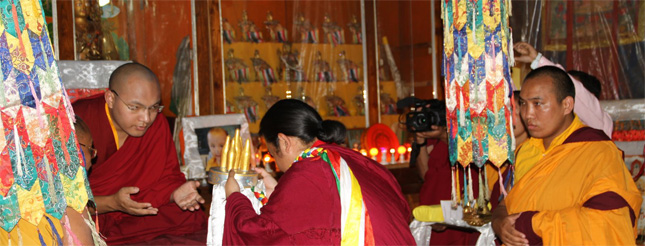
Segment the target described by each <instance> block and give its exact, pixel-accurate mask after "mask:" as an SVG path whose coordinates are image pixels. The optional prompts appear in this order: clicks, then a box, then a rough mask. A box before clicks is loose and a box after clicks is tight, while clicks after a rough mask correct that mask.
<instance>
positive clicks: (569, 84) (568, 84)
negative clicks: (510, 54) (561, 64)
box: [524, 66, 576, 101]
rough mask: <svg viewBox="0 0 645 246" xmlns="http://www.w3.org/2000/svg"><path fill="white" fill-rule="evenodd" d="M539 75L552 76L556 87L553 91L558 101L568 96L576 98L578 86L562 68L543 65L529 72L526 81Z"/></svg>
mask: <svg viewBox="0 0 645 246" xmlns="http://www.w3.org/2000/svg"><path fill="white" fill-rule="evenodd" d="M538 77H549V78H551V82H552V83H553V89H554V91H553V93H555V95H556V99H557V100H558V101H562V100H564V98H566V97H571V98H576V88H575V86H574V85H573V81H572V80H571V78H569V75H568V74H567V73H566V72H565V71H563V70H562V69H560V68H558V67H554V66H543V67H540V68H538V69H535V70H533V71H531V72H530V73H529V74H527V75H526V78H524V81H528V80H531V79H533V78H538Z"/></svg>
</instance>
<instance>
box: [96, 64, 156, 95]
mask: <svg viewBox="0 0 645 246" xmlns="http://www.w3.org/2000/svg"><path fill="white" fill-rule="evenodd" d="M132 75H138V76H140V77H142V78H143V79H144V81H147V82H154V83H156V84H157V85H158V84H159V80H158V79H157V75H155V73H154V72H152V70H150V68H148V67H146V66H144V65H142V64H139V63H136V62H132V63H126V64H123V65H121V66H119V67H118V68H116V69H115V70H114V71H113V72H112V74H111V75H110V81H109V84H108V87H109V88H110V90H118V89H120V88H121V87H122V86H123V85H124V83H125V82H127V81H128V78H129V77H130V76H132Z"/></svg>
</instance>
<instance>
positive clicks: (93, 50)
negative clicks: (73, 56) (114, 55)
mask: <svg viewBox="0 0 645 246" xmlns="http://www.w3.org/2000/svg"><path fill="white" fill-rule="evenodd" d="M101 13H102V12H101V7H99V4H98V1H96V0H76V1H74V23H75V24H76V34H75V36H76V49H77V50H76V52H77V54H78V59H79V60H102V59H103V54H102V50H103V47H102V45H101V40H102V36H103V30H102V28H101Z"/></svg>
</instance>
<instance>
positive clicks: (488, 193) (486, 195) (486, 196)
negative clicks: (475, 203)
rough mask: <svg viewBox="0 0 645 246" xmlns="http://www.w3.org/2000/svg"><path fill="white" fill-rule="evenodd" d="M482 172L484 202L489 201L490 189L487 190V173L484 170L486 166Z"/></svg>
mask: <svg viewBox="0 0 645 246" xmlns="http://www.w3.org/2000/svg"><path fill="white" fill-rule="evenodd" d="M482 170H483V172H484V187H485V188H486V189H484V194H485V197H484V199H486V201H490V189H489V188H488V171H487V170H486V166H484V168H482Z"/></svg>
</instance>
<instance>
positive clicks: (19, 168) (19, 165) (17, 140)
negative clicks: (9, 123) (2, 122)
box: [13, 124, 23, 177]
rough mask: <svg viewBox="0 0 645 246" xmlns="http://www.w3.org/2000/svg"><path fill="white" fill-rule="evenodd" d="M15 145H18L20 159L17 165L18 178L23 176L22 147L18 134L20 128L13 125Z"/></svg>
mask: <svg viewBox="0 0 645 246" xmlns="http://www.w3.org/2000/svg"><path fill="white" fill-rule="evenodd" d="M13 143H14V144H15V145H16V156H17V158H18V163H17V165H16V166H17V168H18V176H21V177H22V176H23V173H22V146H21V144H20V135H19V134H18V127H16V125H15V124H14V125H13Z"/></svg>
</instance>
